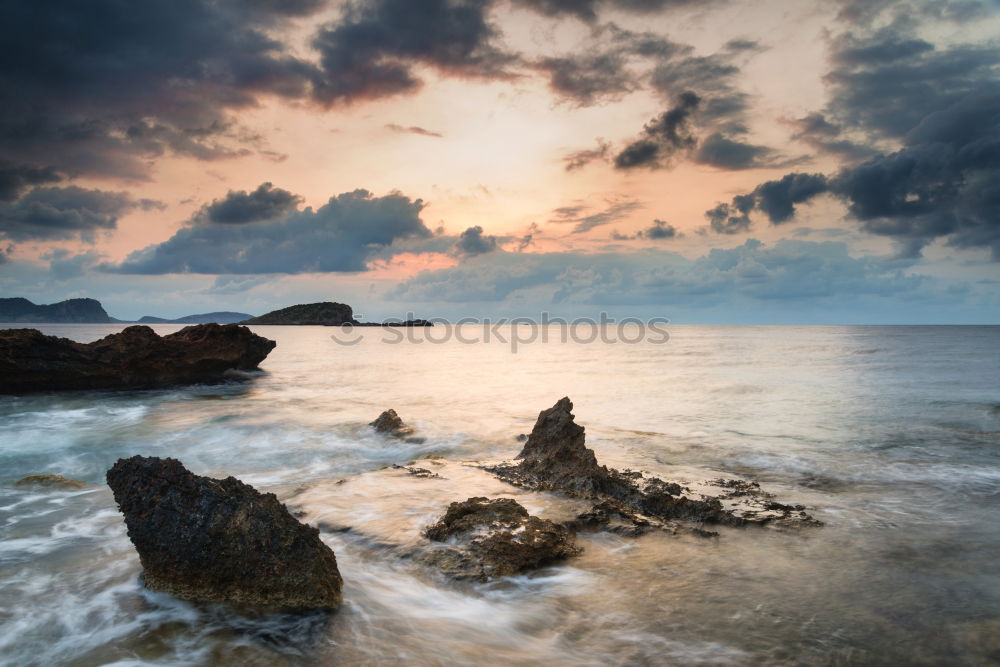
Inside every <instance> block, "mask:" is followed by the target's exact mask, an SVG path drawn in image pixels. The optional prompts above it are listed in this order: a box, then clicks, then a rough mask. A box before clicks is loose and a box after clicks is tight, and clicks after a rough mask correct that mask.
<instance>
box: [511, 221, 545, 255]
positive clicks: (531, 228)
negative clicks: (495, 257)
mask: <svg viewBox="0 0 1000 667" xmlns="http://www.w3.org/2000/svg"><path fill="white" fill-rule="evenodd" d="M538 234H541V231H540V230H539V228H538V223H536V222H533V223H531V224H530V225H528V231H527V232H525V234H524V235H523V236H522V237H521V238H519V239H518V240H517V248H515V252H524V251H525V250H527V249H528V248H529V247H530V246H531V245H533V244H534V243H535V236H537V235H538Z"/></svg>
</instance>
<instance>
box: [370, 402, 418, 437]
mask: <svg viewBox="0 0 1000 667" xmlns="http://www.w3.org/2000/svg"><path fill="white" fill-rule="evenodd" d="M368 425H369V426H371V427H372V428H373V429H375V431H376V432H378V433H384V434H385V435H391V436H393V437H395V438H405V437H407V436H409V435H412V434H413V428H412V427H410V426H407V425H406V424H405V423H404V422H403V420H402V419H401V418H400V416H399V415H397V414H396V411H395V410H393V409H392V408H389V409H388V410H386V411H385V412H383V413H382V414H380V415H379V416H378V417H377V418H376V419H375V421H373V422H372V423H370V424H368Z"/></svg>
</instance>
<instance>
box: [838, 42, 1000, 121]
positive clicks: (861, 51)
mask: <svg viewBox="0 0 1000 667" xmlns="http://www.w3.org/2000/svg"><path fill="white" fill-rule="evenodd" d="M914 41H920V40H913V39H911V38H909V37H907V35H906V34H905V32H901V31H900V30H897V29H894V28H886V29H883V30H880V31H878V32H876V33H875V34H874V35H871V36H856V35H854V34H852V33H848V34H846V35H842V36H841V37H839V38H837V39H836V40H835V41H834V44H833V47H834V53H833V63H834V69H833V70H831V71H830V72H829V73H828V74H827V76H826V81H827V83H828V84H829V85H830V94H831V100H832V102H831V104H830V106H829V108H828V116H831V117H832V118H831V119H832V120H833V121H834V122H836V123H838V124H840V125H841V126H843V127H845V128H849V129H852V130H861V131H865V132H868V133H872V134H874V135H876V138H878V137H886V138H892V139H902V138H903V137H904V136H905V135H906V133H907V132H909V131H910V130H911V129H913V128H914V127H916V126H917V125H918V124H919V123H920V122H921V121H922V120H923V119H924V118H926V117H927V116H929V115H930V114H932V113H935V112H937V111H940V110H941V109H944V108H946V107H949V106H952V105H954V104H956V103H958V102H959V101H960V100H962V99H965V98H966V97H968V96H969V95H971V94H974V93H975V94H989V93H992V92H1000V76H998V73H997V67H998V65H1000V50H998V49H997V47H996V46H995V45H989V46H979V45H958V46H955V47H953V48H948V49H943V50H942V49H936V48H934V47H933V45H930V44H928V43H927V42H922V41H921V44H922V45H923V46H921V48H919V49H916V48H914V47H913V46H905V45H907V44H910V43H912V42H914ZM903 52H908V53H909V55H906V56H904V55H900V54H902V53H903Z"/></svg>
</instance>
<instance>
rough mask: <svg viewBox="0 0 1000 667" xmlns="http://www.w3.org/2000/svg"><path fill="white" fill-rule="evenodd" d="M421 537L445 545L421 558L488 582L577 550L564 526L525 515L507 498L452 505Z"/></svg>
mask: <svg viewBox="0 0 1000 667" xmlns="http://www.w3.org/2000/svg"><path fill="white" fill-rule="evenodd" d="M424 535H425V536H426V537H427V538H428V539H430V540H433V541H436V542H448V543H449V546H447V547H442V548H439V549H434V550H432V551H430V552H428V553H426V554H425V555H424V556H423V560H424V561H426V562H428V563H430V564H432V565H434V566H436V567H438V568H439V569H440V570H441V571H442V572H444V573H445V574H447V575H448V576H450V577H453V578H455V579H473V580H478V581H488V580H490V579H493V578H496V577H502V576H508V575H512V574H517V573H518V572H523V571H525V570H529V569H532V568H536V567H540V566H543V565H547V564H549V563H552V562H554V561H558V560H561V559H564V558H569V557H571V556H575V555H577V554H579V553H580V549H579V548H577V546H576V542H575V537H574V535H573V532H572V531H571V530H570V529H569V528H567V527H566V526H564V525H562V524H558V523H553V522H552V521H548V520H546V519H540V518H538V517H536V516H531V515H529V514H528V510H526V509H525V508H524V507H522V506H521V505H520V504H518V503H517V501H515V500H512V499H510V498H497V499H495V500H489V499H487V498H482V497H477V498H469V499H468V500H465V501H463V502H455V503H452V504H451V505H450V506H449V507H448V511H447V512H446V513H445V515H444V516H443V517H441V519H440V520H439V521H438V522H437V523H435V524H433V525H432V526H430V527H429V528H427V529H426V530H425V531H424Z"/></svg>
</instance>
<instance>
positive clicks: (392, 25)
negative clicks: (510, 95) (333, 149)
mask: <svg viewBox="0 0 1000 667" xmlns="http://www.w3.org/2000/svg"><path fill="white" fill-rule="evenodd" d="M490 7H491V2H490V0H424V1H422V2H414V1H413V0H370V1H369V2H366V3H350V4H347V5H346V6H345V8H344V13H343V16H342V17H341V18H340V20H338V21H336V22H334V23H332V24H330V25H327V26H325V27H324V28H322V29H321V30H320V31H319V32H318V34H317V35H316V37H315V38H314V39H313V41H312V46H313V48H315V49H316V50H317V51H319V54H320V66H321V70H322V71H321V73H320V75H319V76H318V78H317V79H316V81H315V82H314V96H315V98H316V99H317V100H319V101H320V102H322V103H323V104H326V105H333V104H340V103H350V102H354V101H358V100H363V99H375V98H379V97H387V96H391V95H397V94H400V93H408V92H413V91H415V90H417V89H418V88H419V87H420V86H421V81H420V79H419V78H418V77H417V74H416V73H415V71H414V68H415V66H418V65H423V66H425V67H430V68H434V69H437V70H438V71H441V72H444V73H447V74H450V75H452V76H466V77H481V78H509V77H510V76H511V73H510V72H509V71H508V70H509V67H510V65H512V64H514V63H516V62H517V60H518V59H517V56H515V55H514V54H511V53H508V52H506V51H505V50H504V49H503V48H502V47H501V46H499V44H498V42H499V37H500V33H499V30H498V28H497V27H496V26H495V25H494V24H493V23H492V22H491V21H490V20H489V16H488V12H489V9H490Z"/></svg>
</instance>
